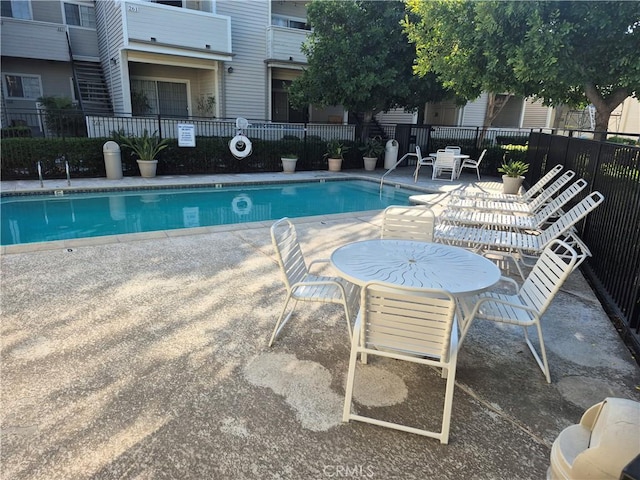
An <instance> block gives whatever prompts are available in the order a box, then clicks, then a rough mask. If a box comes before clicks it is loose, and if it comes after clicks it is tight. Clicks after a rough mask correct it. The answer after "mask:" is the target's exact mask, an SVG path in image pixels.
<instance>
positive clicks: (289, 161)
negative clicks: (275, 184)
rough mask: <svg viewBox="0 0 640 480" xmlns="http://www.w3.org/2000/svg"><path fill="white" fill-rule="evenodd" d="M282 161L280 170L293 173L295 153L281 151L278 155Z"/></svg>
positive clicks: (296, 156) (295, 159)
mask: <svg viewBox="0 0 640 480" xmlns="http://www.w3.org/2000/svg"><path fill="white" fill-rule="evenodd" d="M280 160H281V161H282V171H283V172H284V173H293V172H295V171H296V162H297V161H298V155H297V154H295V153H283V154H282V155H281V156H280Z"/></svg>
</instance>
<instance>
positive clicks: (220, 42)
mask: <svg viewBox="0 0 640 480" xmlns="http://www.w3.org/2000/svg"><path fill="white" fill-rule="evenodd" d="M124 16H125V17H124V22H125V31H126V32H127V33H128V39H126V40H127V41H128V44H129V47H135V50H139V51H147V52H156V53H168V54H172V55H180V56H191V57H198V58H202V56H203V53H204V54H206V53H207V52H210V54H211V58H213V59H227V58H228V57H229V56H230V55H231V19H230V18H229V17H226V16H222V15H216V14H212V13H207V12H202V11H199V10H189V9H186V8H175V7H168V6H165V5H158V4H154V3H146V2H125V3H124Z"/></svg>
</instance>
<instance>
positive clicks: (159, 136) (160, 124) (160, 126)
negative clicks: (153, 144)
mask: <svg viewBox="0 0 640 480" xmlns="http://www.w3.org/2000/svg"><path fill="white" fill-rule="evenodd" d="M158 138H159V139H160V140H162V117H161V115H160V114H158Z"/></svg>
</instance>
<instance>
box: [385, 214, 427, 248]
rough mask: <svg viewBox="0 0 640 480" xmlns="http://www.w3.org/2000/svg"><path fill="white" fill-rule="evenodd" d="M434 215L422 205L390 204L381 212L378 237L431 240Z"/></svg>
mask: <svg viewBox="0 0 640 480" xmlns="http://www.w3.org/2000/svg"><path fill="white" fill-rule="evenodd" d="M435 223H436V216H435V214H434V213H433V210H431V209H430V208H427V207H424V206H413V207H405V206H401V205H392V206H390V207H387V208H385V210H384V212H382V228H381V231H380V238H397V239H401V240H419V241H423V242H432V241H433V229H434V228H435Z"/></svg>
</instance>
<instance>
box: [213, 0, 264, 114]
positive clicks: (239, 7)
mask: <svg viewBox="0 0 640 480" xmlns="http://www.w3.org/2000/svg"><path fill="white" fill-rule="evenodd" d="M269 12H270V4H269V2H268V1H264V2H263V1H260V2H256V1H240V0H218V1H217V2H216V13H217V14H219V15H228V16H230V17H231V44H232V45H233V54H234V57H233V60H232V61H231V62H227V63H226V64H225V66H224V67H225V68H224V72H223V78H224V83H223V92H224V93H223V95H222V96H223V98H222V99H221V102H222V105H221V107H222V111H221V115H222V116H224V117H227V118H235V117H245V118H247V119H258V120H263V119H266V118H268V117H269V112H268V110H267V106H268V105H269V101H268V95H269V91H270V89H269V87H268V78H267V65H266V64H265V59H266V54H267V45H266V41H267V35H266V31H267V27H268V26H269V24H270V22H271V20H270V13H269ZM228 67H233V73H228V72H227V68H228Z"/></svg>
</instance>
